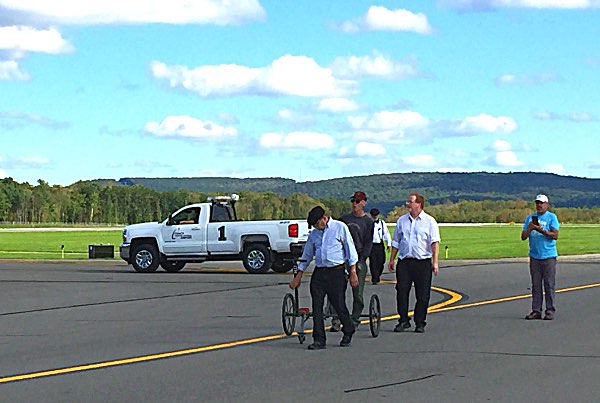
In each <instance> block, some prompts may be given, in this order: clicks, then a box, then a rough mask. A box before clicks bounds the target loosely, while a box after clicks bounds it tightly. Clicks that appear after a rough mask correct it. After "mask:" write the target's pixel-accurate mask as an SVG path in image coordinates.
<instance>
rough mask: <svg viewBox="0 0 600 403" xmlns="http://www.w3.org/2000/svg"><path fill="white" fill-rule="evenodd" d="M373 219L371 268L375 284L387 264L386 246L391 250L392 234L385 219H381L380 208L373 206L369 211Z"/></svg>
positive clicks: (372, 279) (372, 280)
mask: <svg viewBox="0 0 600 403" xmlns="http://www.w3.org/2000/svg"><path fill="white" fill-rule="evenodd" d="M369 214H370V215H371V219H372V220H373V221H374V223H373V225H374V229H373V248H372V249H371V254H370V255H369V267H370V269H371V282H372V283H373V285H375V284H378V283H379V281H380V279H381V273H383V265H384V264H385V248H386V245H387V251H388V252H390V250H391V248H392V247H391V245H392V236H391V235H390V230H389V229H388V227H387V224H386V223H385V221H383V220H381V219H379V209H377V208H372V209H371V211H369Z"/></svg>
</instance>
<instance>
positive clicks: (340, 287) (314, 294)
mask: <svg viewBox="0 0 600 403" xmlns="http://www.w3.org/2000/svg"><path fill="white" fill-rule="evenodd" d="M347 283H348V279H347V278H346V271H345V270H344V265H340V266H337V268H333V269H331V268H320V267H317V268H315V270H314V271H313V274H312V276H311V278H310V296H311V298H312V311H313V340H314V341H315V343H323V344H325V341H326V336H325V321H324V318H323V303H324V302H325V296H326V295H327V300H328V301H329V302H330V303H331V306H333V309H335V311H336V312H337V314H338V317H339V318H340V321H341V322H342V325H343V326H344V327H343V328H342V331H343V332H344V334H353V333H354V323H352V319H350V312H348V307H347V306H346V284H347Z"/></svg>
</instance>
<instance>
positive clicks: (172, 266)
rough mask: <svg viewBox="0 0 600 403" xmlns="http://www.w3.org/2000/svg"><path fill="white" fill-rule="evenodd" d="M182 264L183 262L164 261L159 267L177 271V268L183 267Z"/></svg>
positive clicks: (171, 271) (183, 264)
mask: <svg viewBox="0 0 600 403" xmlns="http://www.w3.org/2000/svg"><path fill="white" fill-rule="evenodd" d="M184 266H185V262H173V261H165V262H161V263H160V267H162V268H163V269H164V270H165V271H168V272H169V273H177V272H178V271H179V270H181V269H183V267H184Z"/></svg>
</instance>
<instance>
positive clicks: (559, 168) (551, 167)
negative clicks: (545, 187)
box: [544, 164, 565, 174]
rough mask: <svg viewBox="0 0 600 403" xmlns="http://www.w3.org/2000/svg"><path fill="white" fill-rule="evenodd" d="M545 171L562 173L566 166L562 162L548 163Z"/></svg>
mask: <svg viewBox="0 0 600 403" xmlns="http://www.w3.org/2000/svg"><path fill="white" fill-rule="evenodd" d="M544 171H546V172H550V173H554V174H561V173H563V172H564V171H565V167H564V166H563V165H562V164H547V165H545V166H544Z"/></svg>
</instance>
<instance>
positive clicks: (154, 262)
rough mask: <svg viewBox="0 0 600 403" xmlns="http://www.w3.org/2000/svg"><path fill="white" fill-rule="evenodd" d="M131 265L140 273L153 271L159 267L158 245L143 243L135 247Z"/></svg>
mask: <svg viewBox="0 0 600 403" xmlns="http://www.w3.org/2000/svg"><path fill="white" fill-rule="evenodd" d="M132 256H133V258H132V259H131V265H132V266H133V268H134V269H135V271H137V272H139V273H152V272H154V271H156V269H158V263H159V257H158V250H157V249H156V246H154V245H151V244H147V243H143V244H140V245H136V246H135V247H134V248H133V254H132Z"/></svg>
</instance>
